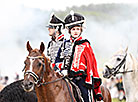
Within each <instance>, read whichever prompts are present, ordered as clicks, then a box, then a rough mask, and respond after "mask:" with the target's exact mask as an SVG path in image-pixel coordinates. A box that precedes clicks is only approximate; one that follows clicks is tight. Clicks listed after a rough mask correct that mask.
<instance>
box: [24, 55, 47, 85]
mask: <svg viewBox="0 0 138 102" xmlns="http://www.w3.org/2000/svg"><path fill="white" fill-rule="evenodd" d="M27 58H28V59H44V57H43V56H36V57H31V56H27ZM42 67H43V70H44V71H46V68H45V65H44V64H43V65H42ZM24 69H25V68H24ZM24 69H23V71H24ZM27 74H30V75H31V76H32V77H33V78H34V80H35V84H36V85H37V84H38V82H40V81H41V80H42V78H43V77H41V78H39V77H38V75H37V74H35V73H34V72H33V71H31V70H27V71H26V72H25V73H24V76H25V75H27ZM42 75H43V73H42Z"/></svg>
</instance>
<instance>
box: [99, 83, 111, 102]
mask: <svg viewBox="0 0 138 102" xmlns="http://www.w3.org/2000/svg"><path fill="white" fill-rule="evenodd" d="M100 87H101V92H102V96H103V101H104V102H112V98H111V93H110V91H109V89H108V88H107V87H105V86H104V85H101V86H100Z"/></svg>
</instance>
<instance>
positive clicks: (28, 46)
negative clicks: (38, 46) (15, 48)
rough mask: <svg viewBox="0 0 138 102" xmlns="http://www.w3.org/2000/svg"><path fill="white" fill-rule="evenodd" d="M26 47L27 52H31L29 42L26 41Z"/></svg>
mask: <svg viewBox="0 0 138 102" xmlns="http://www.w3.org/2000/svg"><path fill="white" fill-rule="evenodd" d="M26 47H27V50H28V51H29V52H31V50H32V47H31V46H30V44H29V41H27V44H26Z"/></svg>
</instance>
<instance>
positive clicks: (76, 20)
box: [64, 11, 85, 29]
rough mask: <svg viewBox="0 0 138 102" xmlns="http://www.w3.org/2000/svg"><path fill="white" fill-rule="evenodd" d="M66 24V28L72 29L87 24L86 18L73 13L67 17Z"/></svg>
mask: <svg viewBox="0 0 138 102" xmlns="http://www.w3.org/2000/svg"><path fill="white" fill-rule="evenodd" d="M64 22H65V27H67V28H69V29H70V28H72V27H74V26H82V24H83V23H84V22H85V18H84V16H82V15H81V14H78V13H74V12H73V11H71V12H70V14H68V15H67V16H66V17H65V19H64Z"/></svg>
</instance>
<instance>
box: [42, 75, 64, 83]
mask: <svg viewBox="0 0 138 102" xmlns="http://www.w3.org/2000/svg"><path fill="white" fill-rule="evenodd" d="M65 77H66V76H63V77H61V78H58V79H56V80H53V81H49V82H44V83H40V85H48V84H51V83H55V82H57V81H60V80H62V79H64V78H65Z"/></svg>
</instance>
